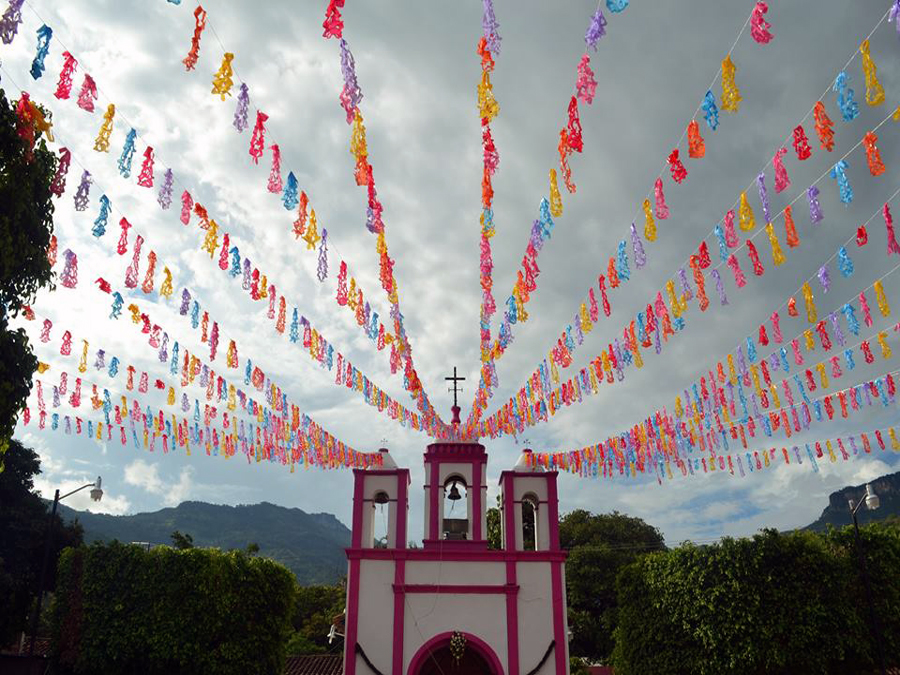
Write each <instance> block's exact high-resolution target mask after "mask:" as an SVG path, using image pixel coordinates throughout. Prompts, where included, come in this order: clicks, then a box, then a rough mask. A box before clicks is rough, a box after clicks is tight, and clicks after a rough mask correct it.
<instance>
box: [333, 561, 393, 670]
mask: <svg viewBox="0 0 900 675" xmlns="http://www.w3.org/2000/svg"><path fill="white" fill-rule="evenodd" d="M404 583H406V561H405V560H395V561H394V586H395V589H394V647H393V651H392V663H391V675H403V624H404V621H405V615H404V611H405V607H406V594H405V593H404V592H403V591H402V590H397V588H398V587H401V588H402V586H403V584H404ZM344 672H346V671H344Z"/></svg>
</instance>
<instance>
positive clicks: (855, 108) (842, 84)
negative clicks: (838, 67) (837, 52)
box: [832, 70, 859, 122]
mask: <svg viewBox="0 0 900 675" xmlns="http://www.w3.org/2000/svg"><path fill="white" fill-rule="evenodd" d="M849 85H850V76H849V75H847V73H846V71H843V70H842V71H841V72H839V73H838V74H837V77H836V78H835V79H834V86H833V87H832V91H834V93H835V94H837V105H838V108H840V109H841V117H843V118H844V121H845V122H852V121H853V120H855V119H856V118H857V117H858V116H859V105H857V103H856V101H854V100H853V89H851V88H850V86H849Z"/></svg>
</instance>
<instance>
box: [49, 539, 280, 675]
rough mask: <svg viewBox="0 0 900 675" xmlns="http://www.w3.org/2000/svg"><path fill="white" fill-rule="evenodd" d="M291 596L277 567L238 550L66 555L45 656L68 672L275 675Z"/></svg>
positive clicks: (96, 550)
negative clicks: (48, 654)
mask: <svg viewBox="0 0 900 675" xmlns="http://www.w3.org/2000/svg"><path fill="white" fill-rule="evenodd" d="M296 597H297V588H296V583H295V581H294V576H293V575H292V574H291V572H290V571H289V570H288V569H287V568H285V567H283V566H282V565H280V564H278V563H276V562H274V561H272V560H269V559H267V558H257V557H252V556H249V555H247V554H246V553H244V552H241V551H229V552H222V551H219V550H217V549H198V548H195V549H186V550H176V549H173V548H169V547H165V546H163V547H157V548H154V549H151V550H149V551H148V550H146V549H145V548H143V547H141V546H136V545H125V544H120V543H118V542H113V543H111V544H101V543H98V544H94V545H92V546H90V547H81V548H77V549H68V550H67V551H66V552H64V553H63V555H62V557H61V559H60V563H59V571H58V581H57V593H56V598H55V602H54V609H53V613H54V620H53V623H54V658H55V659H56V661H57V663H58V665H59V666H60V668H61V669H62V670H64V671H70V672H74V673H103V674H104V675H119V674H121V675H125V674H128V675H132V674H134V673H141V674H147V675H155V674H157V673H159V674H160V675H162V674H165V675H175V674H178V673H185V674H187V673H192V674H194V673H221V674H223V675H231V674H234V675H244V674H250V673H258V674H260V675H280V673H281V672H282V670H283V668H284V660H285V644H286V642H287V639H288V636H289V635H290V633H291V618H292V615H293V612H294V608H295V604H296Z"/></svg>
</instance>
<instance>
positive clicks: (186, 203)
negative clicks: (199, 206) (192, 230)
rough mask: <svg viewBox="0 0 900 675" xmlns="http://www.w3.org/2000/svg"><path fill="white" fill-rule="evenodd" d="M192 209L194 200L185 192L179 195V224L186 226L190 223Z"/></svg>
mask: <svg viewBox="0 0 900 675" xmlns="http://www.w3.org/2000/svg"><path fill="white" fill-rule="evenodd" d="M193 208H194V200H193V199H192V198H191V193H190V192H188V191H187V190H185V191H184V192H182V193H181V224H182V225H187V224H189V223H190V222H191V209H193Z"/></svg>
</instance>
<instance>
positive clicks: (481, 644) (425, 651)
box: [345, 633, 565, 675]
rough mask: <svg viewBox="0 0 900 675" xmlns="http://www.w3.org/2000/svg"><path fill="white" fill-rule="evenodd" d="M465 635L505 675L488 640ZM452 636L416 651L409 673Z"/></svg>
mask: <svg viewBox="0 0 900 675" xmlns="http://www.w3.org/2000/svg"><path fill="white" fill-rule="evenodd" d="M463 636H465V638H466V648H469V647H471V648H472V649H474V650H475V651H476V652H477V653H478V654H479V655H480V656H481V657H482V658H483V659H484V660H485V661H487V662H488V664H489V665H490V667H491V670H493V671H494V675H504V673H503V664H502V663H500V659H498V658H497V654H496V653H494V650H493V649H491V647H490V645H489V644H488V643H487V642H485V641H484V640H482V639H481V638H479V637H476V636H474V635H471V634H469V633H463ZM451 637H453V633H440V634H438V635H435V636H434V637H433V638H431V639H430V640H429V641H428V642H426V643H425V644H424V645H422V646H421V647H419V651H417V652H416V654H415V656H413V657H412V660H411V661H410V662H409V668H408V669H407V671H406V673H407V675H418V673H419V670H420V669H421V667H422V664H423V663H424V662H425V660H426V659H428V658H429V657H430V655H431V653H432V652H433V651H435V650H436V649H441V648H442V647H446V646H447V645H449V644H450V638H451ZM563 672H565V671H563ZM345 675H346V671H345Z"/></svg>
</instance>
